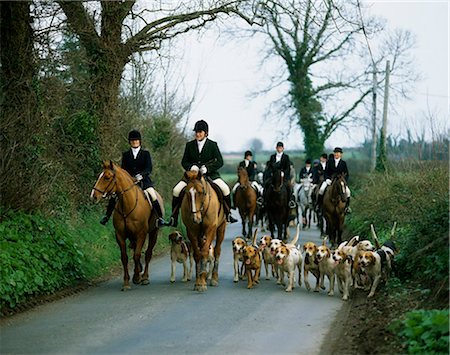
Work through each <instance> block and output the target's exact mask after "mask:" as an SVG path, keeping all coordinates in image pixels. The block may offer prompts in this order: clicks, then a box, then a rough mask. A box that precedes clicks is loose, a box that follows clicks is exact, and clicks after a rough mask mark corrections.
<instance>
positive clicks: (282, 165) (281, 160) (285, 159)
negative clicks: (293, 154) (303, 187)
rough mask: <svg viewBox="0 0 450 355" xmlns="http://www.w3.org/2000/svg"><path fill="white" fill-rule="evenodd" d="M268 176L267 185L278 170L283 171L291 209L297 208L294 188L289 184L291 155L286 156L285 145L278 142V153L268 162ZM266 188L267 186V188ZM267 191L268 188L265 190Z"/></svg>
mask: <svg viewBox="0 0 450 355" xmlns="http://www.w3.org/2000/svg"><path fill="white" fill-rule="evenodd" d="M266 169H267V176H266V180H265V185H267V184H268V183H269V182H270V178H271V177H272V175H273V173H274V172H275V171H276V170H281V172H282V175H283V180H284V182H285V184H286V187H287V189H288V192H289V208H295V207H296V204H295V197H294V195H293V193H292V186H290V185H289V183H287V182H288V181H290V179H291V162H290V160H289V155H287V154H284V144H283V142H278V143H277V146H276V153H275V154H272V155H271V156H270V160H269V161H268V162H267V167H266ZM265 187H266V186H265ZM264 190H265V191H266V190H267V189H266V188H265V189H264Z"/></svg>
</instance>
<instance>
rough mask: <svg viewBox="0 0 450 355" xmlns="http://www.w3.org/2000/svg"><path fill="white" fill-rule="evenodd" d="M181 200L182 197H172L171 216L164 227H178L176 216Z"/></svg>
mask: <svg viewBox="0 0 450 355" xmlns="http://www.w3.org/2000/svg"><path fill="white" fill-rule="evenodd" d="M182 200H183V198H182V195H181V194H180V196H178V197H177V196H173V197H172V215H171V216H170V219H169V222H167V223H165V224H164V225H165V226H168V227H176V226H177V225H178V214H179V213H180V205H181V201H182Z"/></svg>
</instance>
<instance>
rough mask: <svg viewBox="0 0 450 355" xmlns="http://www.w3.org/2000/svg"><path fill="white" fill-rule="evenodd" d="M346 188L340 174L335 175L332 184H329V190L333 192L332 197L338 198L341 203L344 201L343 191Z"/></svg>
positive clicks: (343, 178) (342, 176) (345, 183)
mask: <svg viewBox="0 0 450 355" xmlns="http://www.w3.org/2000/svg"><path fill="white" fill-rule="evenodd" d="M346 187H347V182H346V181H345V177H344V175H342V174H339V175H337V176H336V177H335V178H334V179H333V182H332V183H331V190H332V192H333V196H339V198H340V199H341V201H345V200H346V198H347V197H346V194H345V190H346Z"/></svg>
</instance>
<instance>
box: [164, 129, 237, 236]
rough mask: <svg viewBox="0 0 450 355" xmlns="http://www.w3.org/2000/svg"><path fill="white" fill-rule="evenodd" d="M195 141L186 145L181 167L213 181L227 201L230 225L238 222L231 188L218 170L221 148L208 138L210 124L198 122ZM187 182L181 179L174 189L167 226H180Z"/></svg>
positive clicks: (226, 209) (226, 207)
mask: <svg viewBox="0 0 450 355" xmlns="http://www.w3.org/2000/svg"><path fill="white" fill-rule="evenodd" d="M194 131H195V139H193V140H191V141H190V142H187V143H186V147H185V148H184V154H183V159H182V160H181V165H182V166H183V168H184V169H185V170H197V171H200V172H201V173H202V175H203V176H205V177H206V178H209V179H211V180H212V181H213V182H214V183H215V184H216V185H217V186H219V188H220V189H221V190H222V193H223V197H224V201H225V204H224V205H225V206H224V207H225V213H226V214H227V221H228V222H230V223H234V222H237V220H236V219H235V218H233V216H231V213H230V212H231V211H230V207H231V197H230V188H229V187H228V185H227V184H226V183H225V181H223V180H222V179H221V178H220V174H219V172H218V170H219V169H220V168H221V167H222V166H223V158H222V154H221V153H220V150H219V147H218V146H217V143H216V142H215V141H212V140H210V139H209V138H207V137H208V123H206V122H205V121H203V120H200V121H197V122H196V123H195V126H194ZM186 185H187V182H186V180H185V178H184V177H183V179H181V181H180V182H178V184H176V185H175V187H174V188H173V191H172V194H173V199H172V215H171V216H170V220H169V222H167V223H166V224H165V225H166V226H172V227H176V226H177V225H178V214H179V211H180V206H181V202H182V200H183V194H182V191H184V188H185V187H186Z"/></svg>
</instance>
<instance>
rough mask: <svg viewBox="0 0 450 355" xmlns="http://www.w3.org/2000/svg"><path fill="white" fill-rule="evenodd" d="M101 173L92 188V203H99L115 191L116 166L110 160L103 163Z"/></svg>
mask: <svg viewBox="0 0 450 355" xmlns="http://www.w3.org/2000/svg"><path fill="white" fill-rule="evenodd" d="M102 168H103V171H102V172H101V173H100V175H99V176H98V179H97V182H96V183H95V185H94V187H93V188H92V192H91V199H92V200H94V202H98V201H100V200H101V199H102V198H105V197H107V196H109V195H111V194H113V193H115V192H116V191H117V179H116V172H117V168H118V167H117V165H116V164H114V163H113V162H112V160H104V161H103V167H102Z"/></svg>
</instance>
